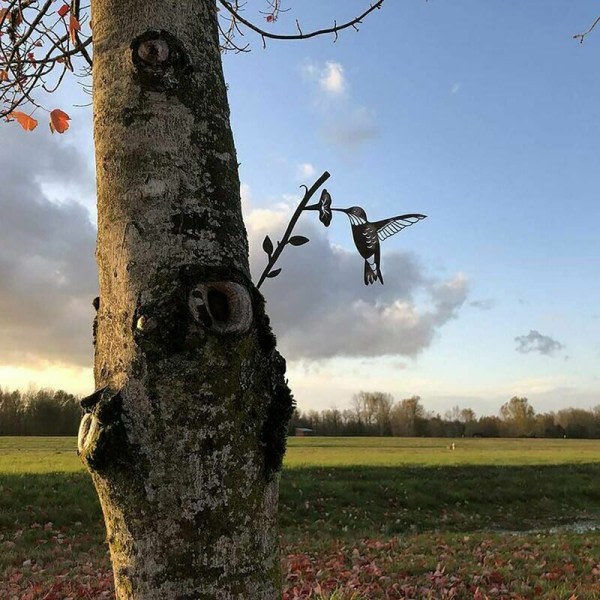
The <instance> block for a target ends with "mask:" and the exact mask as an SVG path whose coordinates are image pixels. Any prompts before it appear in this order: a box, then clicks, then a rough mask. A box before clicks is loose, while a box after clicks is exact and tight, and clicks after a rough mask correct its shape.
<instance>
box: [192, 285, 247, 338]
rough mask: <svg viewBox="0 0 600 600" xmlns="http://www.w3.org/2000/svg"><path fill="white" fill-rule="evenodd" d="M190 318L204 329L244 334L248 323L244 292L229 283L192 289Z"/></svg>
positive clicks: (239, 286)
mask: <svg viewBox="0 0 600 600" xmlns="http://www.w3.org/2000/svg"><path fill="white" fill-rule="evenodd" d="M188 304H189V308H190V311H191V313H192V317H193V318H194V320H195V321H197V322H198V323H199V324H200V325H201V326H202V327H203V328H204V329H210V330H212V331H216V332H218V333H244V332H245V331H247V330H248V329H249V327H250V324H251V323H252V302H251V300H250V294H249V293H248V290H247V289H246V288H245V287H244V286H243V285H240V284H239V283H234V282H233V281H211V282H208V283H201V284H198V285H197V286H196V287H194V288H193V289H192V291H191V293H190V296H189V301H188Z"/></svg>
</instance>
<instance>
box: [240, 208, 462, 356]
mask: <svg viewBox="0 0 600 600" xmlns="http://www.w3.org/2000/svg"><path fill="white" fill-rule="evenodd" d="M274 215H275V213H270V216H269V213H268V211H262V212H261V214H260V217H261V218H260V221H258V220H257V219H254V218H253V217H251V218H249V219H248V229H249V235H250V248H251V265H252V271H253V274H254V277H255V279H257V278H258V277H257V276H258V274H259V273H260V271H261V270H262V268H263V267H264V264H265V255H264V253H263V252H262V250H261V244H262V240H263V238H264V235H265V232H266V231H269V229H270V231H269V233H270V234H271V235H272V236H275V237H276V236H277V234H278V229H279V230H280V229H282V228H283V226H284V225H285V223H284V221H283V219H282V218H281V215H279V218H275V217H274ZM301 233H302V234H303V235H306V236H307V237H309V238H310V240H311V241H310V243H309V244H306V245H305V246H302V247H301V248H293V247H288V248H286V250H285V252H284V253H283V255H282V259H281V264H280V265H279V266H281V267H282V272H281V274H280V275H279V277H278V278H277V279H271V280H267V281H266V282H265V284H264V286H263V287H262V288H261V291H262V292H263V293H264V294H265V297H266V298H267V302H268V306H267V309H268V311H269V315H270V316H271V320H272V322H273V325H274V329H275V331H276V333H277V334H278V341H279V345H280V347H281V349H282V351H283V352H284V354H285V355H286V356H287V357H288V358H290V359H294V360H298V359H303V358H305V359H318V358H331V357H334V356H346V357H374V356H382V355H405V356H416V355H417V354H419V353H420V352H421V351H423V350H424V349H425V348H427V347H428V346H429V345H430V344H431V343H432V341H433V339H434V337H435V335H436V333H437V331H438V330H439V329H440V327H442V326H443V325H444V324H445V323H447V322H448V321H449V320H451V319H454V318H455V317H456V316H457V314H458V311H459V309H460V307H461V306H462V305H463V303H464V302H465V299H466V297H467V281H466V278H465V277H464V276H462V275H457V276H455V277H453V278H451V279H449V280H447V281H439V280H434V279H431V278H429V277H427V276H426V275H425V272H424V269H423V267H422V265H420V263H419V261H418V260H417V258H416V257H415V256H414V255H412V254H410V253H400V252H385V251H384V253H383V257H382V271H383V275H384V278H385V282H386V283H385V285H383V286H382V285H380V284H379V283H378V284H377V285H371V286H368V287H367V286H365V285H364V283H363V260H362V259H361V257H360V256H359V255H358V254H357V253H356V252H349V251H347V250H344V249H341V248H338V247H335V246H332V245H331V243H330V242H329V240H328V239H327V238H326V237H325V235H324V229H323V228H322V227H321V226H320V225H316V224H308V225H306V224H305V225H303V229H302V231H301Z"/></svg>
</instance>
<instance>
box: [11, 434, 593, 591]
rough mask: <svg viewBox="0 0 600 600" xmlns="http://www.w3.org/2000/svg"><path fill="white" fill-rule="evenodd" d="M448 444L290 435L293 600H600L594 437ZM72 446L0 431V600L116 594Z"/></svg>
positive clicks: (286, 551)
mask: <svg viewBox="0 0 600 600" xmlns="http://www.w3.org/2000/svg"><path fill="white" fill-rule="evenodd" d="M447 444H448V440H444V439H431V438H429V439H428V438H424V439H421V438H383V439H382V438H293V439H291V440H290V448H289V451H288V454H287V457H286V463H285V469H284V472H283V474H282V479H281V509H280V520H281V528H282V555H283V558H282V569H283V574H284V578H285V585H286V591H285V594H284V598H286V599H290V600H291V599H292V598H309V597H311V598H329V597H331V598H332V599H333V598H335V599H337V600H345V599H353V600H363V599H367V600H370V599H371V598H390V599H394V598H415V599H419V598H432V599H433V598H476V599H479V600H483V599H484V598H485V597H486V596H487V597H488V598H490V599H491V598H507V599H508V598H551V599H557V600H558V599H559V598H560V599H562V598H564V599H565V600H568V599H569V598H571V599H572V598H574V597H575V598H578V599H584V598H585V599H600V441H587V440H564V439H560V440H489V439H464V440H462V439H461V440H458V441H456V450H454V451H451V450H449V449H448V448H447ZM74 448H75V440H74V439H72V438H1V437H0V599H2V598H9V599H11V600H12V599H13V598H17V599H19V600H37V599H38V598H39V599H40V600H42V599H44V600H65V599H66V598H78V597H81V598H111V597H113V596H112V583H111V574H110V565H109V562H108V557H107V553H106V546H105V544H104V532H103V525H102V521H101V516H100V510H99V506H98V503H97V500H96V497H95V494H94V490H93V487H92V485H91V483H90V480H89V477H88V475H87V474H86V473H85V472H84V471H83V470H82V468H81V465H80V463H79V460H78V459H77V457H76V456H75V452H74ZM597 524H599V525H598V527H597ZM78 594H79V595H78ZM331 594H333V596H332V595H331Z"/></svg>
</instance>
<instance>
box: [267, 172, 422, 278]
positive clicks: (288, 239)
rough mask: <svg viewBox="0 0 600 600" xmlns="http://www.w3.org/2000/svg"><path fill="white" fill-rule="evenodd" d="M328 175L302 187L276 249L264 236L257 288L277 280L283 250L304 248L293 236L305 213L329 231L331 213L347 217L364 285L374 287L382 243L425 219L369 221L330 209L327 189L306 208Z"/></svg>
mask: <svg viewBox="0 0 600 600" xmlns="http://www.w3.org/2000/svg"><path fill="white" fill-rule="evenodd" d="M329 177H330V175H329V173H328V172H327V171H325V173H323V175H321V177H319V179H317V181H315V183H314V184H313V185H312V187H311V188H310V189H309V188H308V187H307V186H305V185H303V186H301V187H303V188H304V189H305V193H304V197H303V198H302V200H301V201H300V204H299V205H298V207H297V208H296V210H295V211H294V214H293V215H292V218H291V219H290V222H289V223H288V226H287V229H286V230H285V233H284V234H283V237H282V239H281V241H280V242H278V243H277V245H276V246H274V245H273V242H272V241H271V238H270V237H269V236H266V237H265V239H264V241H263V250H264V251H265V252H266V253H267V256H268V257H269V260H268V262H267V266H266V267H265V269H264V271H263V272H262V275H261V276H260V279H259V280H258V284H257V285H256V287H257V288H260V286H261V285H262V284H263V282H264V281H265V279H267V278H273V277H277V275H279V273H281V268H279V269H275V268H274V267H275V263H276V262H277V259H278V258H279V257H280V256H281V253H282V252H283V249H284V248H285V247H286V246H287V245H288V244H289V245H292V246H303V245H304V244H306V243H307V242H308V241H309V240H308V238H306V237H304V236H302V235H292V233H293V231H294V227H295V226H296V223H297V222H298V219H299V218H300V215H301V214H302V212H303V211H305V210H315V211H318V212H319V220H320V221H321V223H323V225H325V227H329V224H330V223H331V219H332V217H333V211H336V212H343V213H346V215H348V218H349V220H350V227H351V229H352V237H353V239H354V245H355V246H356V249H357V250H358V253H359V254H360V255H361V256H362V258H364V261H365V266H364V282H365V285H370V284H371V283H375V282H376V281H377V280H379V282H380V283H381V284H383V274H382V273H381V242H382V241H383V240H385V239H387V238H389V237H391V236H392V235H394V234H395V233H398V232H399V231H402V230H403V229H404V228H405V227H410V226H411V225H414V224H415V223H418V222H419V221H421V220H422V219H425V218H426V215H421V214H419V213H410V214H406V215H398V216H397V217H390V218H389V219H383V220H381V221H373V222H371V221H369V220H368V219H367V213H366V212H365V210H364V209H363V208H361V207H360V206H351V207H349V208H333V207H332V206H331V202H332V200H331V195H330V194H329V192H328V191H327V190H326V189H323V191H322V192H321V197H320V199H319V201H318V202H317V203H316V204H308V202H309V201H310V199H311V198H312V197H313V196H314V195H315V193H316V192H317V190H318V189H319V188H320V187H321V186H322V185H323V184H324V183H325V182H326V181H327V180H328V179H329Z"/></svg>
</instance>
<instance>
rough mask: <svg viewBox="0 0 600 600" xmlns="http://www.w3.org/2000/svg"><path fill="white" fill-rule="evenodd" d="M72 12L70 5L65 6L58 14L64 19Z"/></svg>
mask: <svg viewBox="0 0 600 600" xmlns="http://www.w3.org/2000/svg"><path fill="white" fill-rule="evenodd" d="M70 10H71V7H70V6H69V5H68V4H63V5H62V6H61V7H60V8H59V9H58V10H57V11H56V12H57V13H58V16H59V17H64V16H65V15H66V14H67V13H68V12H69V11H70Z"/></svg>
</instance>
